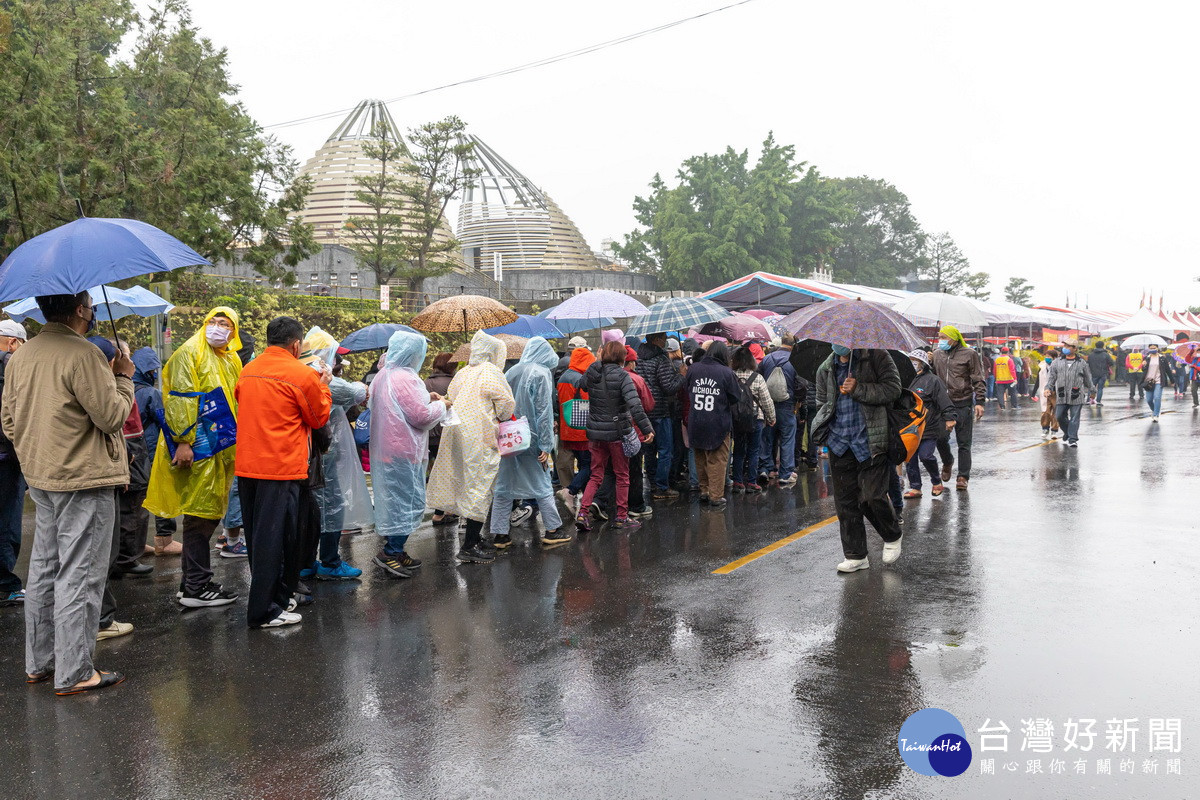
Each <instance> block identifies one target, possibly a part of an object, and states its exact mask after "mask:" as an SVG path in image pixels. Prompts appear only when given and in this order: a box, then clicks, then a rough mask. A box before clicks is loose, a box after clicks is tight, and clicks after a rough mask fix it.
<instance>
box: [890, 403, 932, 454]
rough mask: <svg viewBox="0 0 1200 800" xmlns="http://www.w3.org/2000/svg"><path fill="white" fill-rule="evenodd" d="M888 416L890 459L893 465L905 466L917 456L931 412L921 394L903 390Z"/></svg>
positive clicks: (891, 406)
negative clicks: (926, 420) (905, 463)
mask: <svg viewBox="0 0 1200 800" xmlns="http://www.w3.org/2000/svg"><path fill="white" fill-rule="evenodd" d="M887 414H888V458H889V459H890V460H891V462H892V463H893V464H903V463H904V462H906V461H908V460H909V459H911V458H912V457H913V456H915V455H916V454H917V448H918V447H919V446H920V444H921V436H922V435H924V433H925V419H926V417H927V416H928V414H929V410H928V409H927V408H925V401H924V400H922V399H921V396H920V395H919V394H917V393H916V392H914V391H912V390H911V389H903V390H901V392H900V397H899V398H898V399H897V400H896V401H895V402H894V403H892V404H891V405H890V406H888V409H887Z"/></svg>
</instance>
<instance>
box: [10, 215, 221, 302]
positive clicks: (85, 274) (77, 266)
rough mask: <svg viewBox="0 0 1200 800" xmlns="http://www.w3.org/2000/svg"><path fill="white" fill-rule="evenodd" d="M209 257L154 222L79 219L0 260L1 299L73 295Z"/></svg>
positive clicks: (205, 262)
mask: <svg viewBox="0 0 1200 800" xmlns="http://www.w3.org/2000/svg"><path fill="white" fill-rule="evenodd" d="M208 264H209V261H208V259H206V258H204V256H202V255H200V254H199V253H197V252H196V251H195V250H193V249H192V248H190V247H188V246H187V245H185V244H184V243H183V242H181V241H179V240H178V239H176V238H175V237H174V236H171V235H170V234H168V233H164V232H163V231H160V230H159V229H158V228H156V227H154V226H153V225H148V224H146V223H145V222H139V221H138V220H135V219H100V218H92V217H84V218H83V219H77V220H75V221H74V222H68V223H67V224H66V225H63V226H61V227H58V228H55V229H54V230H52V231H47V232H46V233H43V234H42V235H41V236H35V237H34V238H32V239H30V240H29V241H27V242H25V243H24V244H22V245H21V246H20V247H18V248H17V249H16V250H14V251H12V253H11V254H9V256H8V258H6V259H4V263H3V264H0V302H3V301H5V300H16V299H19V298H23V297H37V296H38V295H46V294H75V293H76V292H82V291H83V290H84V289H88V288H90V287H92V286H97V285H100V284H103V283H106V282H111V281H119V280H121V279H122V278H134V277H137V276H138V275H146V274H149V273H151V272H167V271H169V270H173V269H178V268H180V267H195V266H199V265H208Z"/></svg>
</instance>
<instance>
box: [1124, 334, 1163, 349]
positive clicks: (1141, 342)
mask: <svg viewBox="0 0 1200 800" xmlns="http://www.w3.org/2000/svg"><path fill="white" fill-rule="evenodd" d="M1152 344H1156V345H1158V346H1159V347H1166V345H1167V340H1166V339H1164V338H1163V337H1161V336H1155V335H1154V334H1153V333H1139V334H1138V335H1137V336H1130V337H1129V338H1128V339H1126V340H1125V341H1123V342H1121V346H1122V347H1149V346H1150V345H1152Z"/></svg>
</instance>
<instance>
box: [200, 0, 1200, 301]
mask: <svg viewBox="0 0 1200 800" xmlns="http://www.w3.org/2000/svg"><path fill="white" fill-rule="evenodd" d="M725 1H727V0H725ZM724 4H725V2H723V0H649V1H647V0H640V1H635V0H606V2H604V3H580V2H564V1H563V0H503V1H502V2H481V1H480V0H458V2H453V3H438V2H427V1H426V2H413V0H337V1H336V2H330V1H329V0H321V2H316V1H315V0H236V2H235V0H192V9H193V13H194V17H195V20H196V22H197V24H198V25H199V26H200V28H201V29H202V31H203V32H204V33H205V34H206V35H208V36H209V37H210V38H212V39H213V41H214V42H215V43H216V44H218V45H220V46H224V47H227V48H228V50H229V56H230V61H231V69H232V74H233V77H234V79H235V80H236V81H237V82H238V83H239V84H240V85H241V87H242V89H241V98H242V99H243V100H244V102H245V103H246V106H247V107H248V109H249V111H250V113H251V114H253V115H254V116H255V118H256V119H258V120H259V121H260V122H261V123H263V124H266V125H270V124H273V123H278V122H283V121H286V120H291V119H294V118H297V117H302V116H307V115H310V114H317V113H321V112H326V111H335V110H338V109H342V108H347V107H352V106H353V105H354V104H355V103H357V102H358V101H359V100H361V99H364V98H369V97H379V98H383V99H388V98H392V97H396V96H399V95H403V94H406V93H409V92H414V91H419V90H421V89H426V88H429V87H432V86H436V85H439V84H442V83H446V82H449V81H452V80H457V79H461V78H467V77H471V76H474V75H477V74H482V73H486V72H491V71H493V70H496V69H500V68H504V67H508V66H512V65H515V64H519V63H523V62H525V61H529V60H533V59H534V58H539V57H543V56H548V55H553V54H555V53H558V52H561V51H565V50H569V49H573V48H576V47H582V46H585V45H589V44H593V43H595V42H599V41H603V40H606V39H609V38H613V37H616V36H621V35H624V34H628V33H632V32H634V31H637V30H641V29H643V28H648V27H651V26H654V25H658V24H661V23H664V22H669V21H671V20H674V19H678V18H681V17H686V16H689V15H691V14H695V13H698V12H700V11H705V10H709V9H712V8H716V7H718V6H721V5H724ZM1198 8H1200V7H1197V6H1196V5H1195V4H1191V3H1185V2H1180V1H1179V0H1176V2H1159V1H1156V0H1150V1H1149V2H1140V3H1136V4H1121V5H1120V6H1118V5H1116V4H1105V3H1095V2H1089V3H1082V2H1080V3H1063V2H1055V3H1046V2H1044V1H1043V2H1025V1H1023V0H1018V1H1017V2H1008V3H1005V4H1002V5H996V4H987V5H984V4H979V3H964V2H962V1H961V0H959V1H958V2H948V1H947V2H942V1H940V0H939V1H936V2H935V1H933V0H925V1H923V2H922V1H920V0H917V1H916V2H912V1H909V2H895V0H858V1H857V2H837V3H804V2H795V1H794V0H754V2H751V3H750V4H748V5H745V6H742V7H739V8H736V9H732V10H730V11H726V12H723V13H721V14H718V15H715V16H711V17H707V18H705V19H702V20H699V21H696V22H691V23H688V24H687V25H684V26H681V27H677V28H674V29H672V30H669V31H667V32H664V33H659V34H656V35H653V36H650V37H647V38H644V39H641V40H638V41H635V42H632V43H630V44H624V45H620V46H618V47H614V48H611V49H608V50H605V51H603V52H600V53H596V54H592V55H587V56H583V57H581V58H578V59H575V60H572V61H567V62H564V63H560V64H556V65H552V66H549V67H545V68H542V69H538V70H533V71H528V72H524V73H521V74H518V75H514V76H509V77H504V78H499V79H496V80H492V81H487V82H483V83H478V84H474V85H470V86H466V87H461V88H454V89H448V90H445V91H441V92H437V93H434V94H430V95H426V96H423V97H419V98H414V99H411V100H405V101H402V102H397V103H393V104H392V105H391V109H392V113H393V115H394V116H395V118H396V120H397V122H398V123H399V124H400V125H401V126H403V127H408V126H411V125H415V124H417V123H420V122H424V121H428V120H432V119H438V118H441V117H443V116H445V115H447V114H457V115H459V116H460V117H462V118H463V119H464V120H465V121H466V122H467V123H468V125H469V126H470V129H471V130H472V131H473V132H474V133H476V134H478V135H479V136H480V137H481V138H483V140H484V141H486V142H488V143H489V144H490V145H491V146H492V147H493V148H495V149H496V150H497V152H499V153H500V154H501V155H503V156H504V157H505V158H506V159H507V160H508V161H509V162H510V163H512V164H513V165H514V166H515V167H516V168H517V169H519V170H521V171H522V172H524V173H525V174H526V175H527V176H529V177H530V178H531V179H532V180H533V181H535V182H536V183H538V184H539V185H541V186H542V187H543V188H544V189H545V190H546V191H547V192H548V193H549V194H550V195H551V196H552V197H554V199H555V200H556V201H558V203H559V204H560V205H561V206H562V207H563V209H564V210H566V212H567V213H568V214H569V215H570V216H571V217H572V218H573V219H574V220H575V222H576V223H577V224H578V225H579V227H580V229H581V230H582V231H583V233H584V235H585V236H586V237H587V238H588V240H589V242H590V243H591V244H592V246H593V247H599V245H600V242H601V240H602V239H604V238H606V237H612V238H620V236H621V234H623V233H625V232H627V231H629V230H630V229H631V228H632V227H633V215H632V210H631V202H632V200H633V197H634V195H636V194H639V193H643V192H644V190H645V187H646V184H647V182H648V181H649V179H650V178H651V176H652V175H653V174H654V173H655V172H662V173H663V174H664V176H670V175H673V174H674V171H675V170H676V168H677V167H678V165H679V163H680V162H681V161H682V160H683V159H685V158H687V157H689V156H691V155H695V154H698V153H702V152H715V151H718V150H722V149H724V147H725V146H726V145H733V146H734V147H736V148H738V149H743V148H750V149H751V151H752V153H753V152H754V150H755V148H756V146H757V144H758V143H759V142H760V141H761V140H762V139H763V137H764V136H765V134H766V133H767V132H768V131H769V130H774V131H775V135H776V138H777V139H778V140H779V141H781V142H785V143H792V144H795V145H796V148H797V153H798V155H799V156H800V157H801V158H803V159H805V160H807V161H809V162H810V163H812V164H815V165H817V166H818V167H819V168H820V169H821V171H822V172H823V173H825V174H827V175H832V176H847V175H869V176H872V177H877V178H884V179H887V180H889V181H891V182H892V183H894V184H896V185H897V186H898V187H899V188H900V189H901V190H902V191H904V192H905V193H906V194H907V195H908V197H909V199H910V200H911V201H912V205H913V208H914V210H915V212H916V215H917V217H918V219H920V221H921V222H922V224H923V225H924V227H925V229H926V230H928V231H931V232H932V231H941V230H946V231H949V232H950V233H951V234H952V235H953V236H954V238H955V239H956V240H957V241H958V243H959V245H960V246H961V247H962V249H963V250H964V252H965V253H966V254H967V255H968V257H969V258H970V259H971V262H972V267H973V268H974V269H977V270H984V271H987V272H989V273H991V275H992V278H993V281H992V290H993V294H992V296H993V297H994V298H999V297H1000V296H1001V294H1002V288H1003V285H1004V283H1005V282H1006V281H1007V279H1008V278H1009V277H1010V276H1013V275H1019V276H1022V277H1025V278H1028V279H1029V280H1031V281H1032V282H1033V283H1034V284H1035V286H1036V291H1035V294H1034V300H1035V302H1038V303H1047V304H1052V305H1061V304H1062V303H1063V301H1064V295H1065V294H1066V293H1067V292H1068V291H1070V292H1071V293H1072V295H1074V294H1075V293H1078V295H1079V300H1080V305H1082V304H1083V301H1084V298H1085V296H1090V305H1091V307H1092V308H1110V309H1116V310H1126V311H1132V310H1133V309H1134V308H1136V307H1137V302H1138V298H1139V296H1140V294H1141V292H1142V289H1143V288H1146V289H1151V288H1152V289H1153V290H1154V292H1155V297H1156V298H1157V295H1158V292H1159V291H1160V290H1164V291H1165V293H1166V308H1167V309H1168V310H1170V309H1171V308H1179V309H1182V308H1183V307H1185V306H1187V305H1196V304H1200V283H1197V282H1195V281H1194V280H1193V279H1194V278H1196V277H1198V276H1200V232H1198V231H1200V228H1198V227H1197V224H1196V223H1197V212H1198V211H1200V202H1198V200H1197V187H1200V156H1198V154H1197V147H1198V145H1197V136H1196V134H1197V130H1196V112H1195V110H1194V108H1195V105H1196V84H1195V81H1196V76H1197V75H1198V74H1200V70H1198V69H1197V67H1198V66H1200V65H1198V63H1197V61H1198V56H1197V53H1198V52H1200V50H1198V49H1197V48H1196V46H1195V42H1194V35H1195V31H1196V30H1197V22H1198V17H1200V10H1198ZM339 121H340V117H338V118H333V119H327V120H322V121H317V122H312V123H308V124H305V125H300V126H295V127H288V128H282V129H278V130H276V131H275V132H276V133H277V134H278V135H279V136H280V137H281V138H282V139H283V140H284V141H286V142H288V143H289V144H291V145H292V146H293V147H294V148H295V151H296V156H297V158H299V159H300V160H301V161H303V160H304V159H306V158H308V157H309V156H310V155H312V153H313V151H315V150H316V149H317V148H318V147H319V146H320V145H321V143H322V142H324V140H325V138H326V137H327V136H328V134H329V133H330V132H331V131H332V130H333V128H334V127H336V125H337V123H338V122H339ZM706 288H707V287H706Z"/></svg>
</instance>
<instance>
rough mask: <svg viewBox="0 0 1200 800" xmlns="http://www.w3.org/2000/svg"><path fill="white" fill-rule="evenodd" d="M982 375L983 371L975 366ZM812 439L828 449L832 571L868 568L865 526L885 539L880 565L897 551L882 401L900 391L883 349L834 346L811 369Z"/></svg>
mask: <svg viewBox="0 0 1200 800" xmlns="http://www.w3.org/2000/svg"><path fill="white" fill-rule="evenodd" d="M980 378H982V372H980ZM816 387H817V405H818V406H819V408H818V409H817V415H816V418H815V419H814V420H813V436H814V438H815V440H816V441H817V442H819V443H821V444H824V445H825V446H826V447H828V448H829V469H830V473H831V478H832V480H831V482H832V484H833V498H834V503H835V504H836V507H837V517H838V523H839V524H840V526H841V532H842V553H843V555H844V556H845V558H844V560H843V561H842V562H841V563H840V564H838V565H837V570H838V572H843V573H845V572H856V571H858V570H860V569H867V568H869V567H870V566H871V562H870V560H869V558H868V555H867V529H866V525H865V524H864V522H863V518H864V517H865V518H866V519H868V520H870V521H871V525H872V526H873V527H874V528H875V530H876V532H878V533H879V536H880V537H881V538H882V539H883V563H884V564H891V563H894V562H895V561H896V559H898V558H899V557H900V538H901V534H900V525H899V524H898V523H897V522H896V514H895V512H894V511H893V510H892V503H891V500H890V499H889V498H888V485H889V482H890V479H891V474H892V472H893V469H892V465H891V463H889V461H888V444H889V431H888V412H887V407H888V406H890V405H891V404H892V403H894V402H895V401H896V400H897V399H898V398H899V397H900V391H901V386H900V372H899V370H897V369H896V365H895V363H894V362H893V361H892V359H891V357H890V356H889V355H888V354H887V351H885V350H851V349H850V348H849V347H846V346H843V345H840V344H834V345H833V353H832V354H831V355H830V356H829V358H827V359H825V361H824V362H823V363H822V364H821V366H820V367H818V368H817V379H816Z"/></svg>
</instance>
